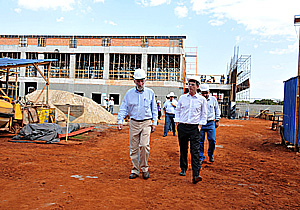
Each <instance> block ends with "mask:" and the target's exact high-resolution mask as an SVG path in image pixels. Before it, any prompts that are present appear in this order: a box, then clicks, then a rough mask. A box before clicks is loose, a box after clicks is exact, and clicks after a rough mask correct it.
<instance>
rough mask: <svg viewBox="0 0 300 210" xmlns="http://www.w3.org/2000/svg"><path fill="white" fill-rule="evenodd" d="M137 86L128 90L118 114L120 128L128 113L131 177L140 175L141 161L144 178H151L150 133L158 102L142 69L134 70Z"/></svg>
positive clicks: (154, 126)
mask: <svg viewBox="0 0 300 210" xmlns="http://www.w3.org/2000/svg"><path fill="white" fill-rule="evenodd" d="M133 77H134V83H135V85H136V86H135V87H134V88H131V89H130V90H128V91H127V93H126V94H125V96H124V99H123V101H122V104H121V106H120V110H119V114H118V129H119V130H121V129H122V128H123V120H124V118H125V117H126V115H127V114H128V115H129V117H130V119H131V120H130V122H129V144H130V158H131V162H132V170H131V174H130V175H129V179H135V178H137V177H138V176H139V173H140V170H139V163H140V167H141V171H142V172H143V178H144V179H148V178H149V166H148V158H149V152H150V133H152V132H154V131H155V128H156V125H157V115H158V113H157V104H156V101H155V94H154V91H153V90H152V89H150V88H147V87H145V81H146V73H145V71H144V70H142V69H136V70H135V72H134V76H133Z"/></svg>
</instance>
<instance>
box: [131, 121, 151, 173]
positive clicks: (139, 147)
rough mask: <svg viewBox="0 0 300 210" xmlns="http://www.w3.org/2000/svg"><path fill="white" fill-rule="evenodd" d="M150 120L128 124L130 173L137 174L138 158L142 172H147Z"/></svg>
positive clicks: (138, 171)
mask: <svg viewBox="0 0 300 210" xmlns="http://www.w3.org/2000/svg"><path fill="white" fill-rule="evenodd" d="M151 125H152V121H151V120H145V121H142V122H137V121H134V120H130V122H129V144H130V158H131V162H132V170H131V173H134V174H137V175H138V174H139V173H140V170H139V156H140V160H141V165H140V166H141V170H142V172H146V171H148V167H149V166H148V158H149V152H150V133H151Z"/></svg>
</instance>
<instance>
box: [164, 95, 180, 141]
mask: <svg viewBox="0 0 300 210" xmlns="http://www.w3.org/2000/svg"><path fill="white" fill-rule="evenodd" d="M168 96H169V97H170V99H169V100H168V101H166V102H165V103H164V107H163V109H164V111H165V127H164V135H163V137H166V136H167V135H168V132H169V128H170V124H171V125H172V131H173V136H176V129H175V122H174V118H175V108H176V106H177V101H176V100H175V99H174V97H175V94H174V92H171V93H170V94H168Z"/></svg>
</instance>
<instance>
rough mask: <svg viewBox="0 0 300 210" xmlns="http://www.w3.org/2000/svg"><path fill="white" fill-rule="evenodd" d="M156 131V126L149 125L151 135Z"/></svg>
mask: <svg viewBox="0 0 300 210" xmlns="http://www.w3.org/2000/svg"><path fill="white" fill-rule="evenodd" d="M155 129H156V126H155V125H151V133H153V132H154V131H155Z"/></svg>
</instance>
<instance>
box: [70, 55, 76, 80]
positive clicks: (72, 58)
mask: <svg viewBox="0 0 300 210" xmlns="http://www.w3.org/2000/svg"><path fill="white" fill-rule="evenodd" d="M75 64H76V55H75V54H70V65H69V66H70V69H69V78H70V79H75V67H76V65H75Z"/></svg>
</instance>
